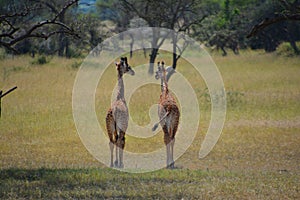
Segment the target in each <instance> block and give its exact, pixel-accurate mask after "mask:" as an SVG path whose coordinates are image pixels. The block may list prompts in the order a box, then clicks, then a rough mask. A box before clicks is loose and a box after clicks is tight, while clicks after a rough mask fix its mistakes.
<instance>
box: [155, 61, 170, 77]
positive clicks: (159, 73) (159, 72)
mask: <svg viewBox="0 0 300 200" xmlns="http://www.w3.org/2000/svg"><path fill="white" fill-rule="evenodd" d="M164 65H165V63H164V61H162V62H161V64H160V62H158V63H157V71H156V72H155V78H156V79H163V78H164V76H166V75H167V73H170V72H171V71H174V69H173V67H170V66H168V67H166V68H165V66H164Z"/></svg>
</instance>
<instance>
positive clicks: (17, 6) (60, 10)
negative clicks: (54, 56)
mask: <svg viewBox="0 0 300 200" xmlns="http://www.w3.org/2000/svg"><path fill="white" fill-rule="evenodd" d="M1 3H2V4H3V5H2V6H3V7H2V9H1V12H2V13H3V14H1V15H0V27H1V33H0V46H3V47H5V48H6V49H7V50H11V51H13V52H15V53H18V50H17V49H16V48H15V46H16V44H18V43H20V42H21V41H24V40H26V39H29V38H43V39H45V40H47V39H48V38H49V37H51V36H54V35H72V36H75V37H78V34H77V33H76V31H75V29H74V27H72V26H71V24H67V23H65V20H64V16H65V13H66V12H67V10H69V9H70V8H71V7H72V6H74V5H76V4H77V3H78V0H70V1H67V2H64V4H62V5H57V7H55V9H54V7H52V4H51V3H50V2H49V1H43V0H24V1H21V2H18V1H14V0H13V1H1Z"/></svg>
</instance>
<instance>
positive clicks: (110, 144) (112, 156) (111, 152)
mask: <svg viewBox="0 0 300 200" xmlns="http://www.w3.org/2000/svg"><path fill="white" fill-rule="evenodd" d="M114 146H115V145H114V143H112V142H111V141H110V142H109V148H110V167H114V164H113V159H114V155H113V154H114Z"/></svg>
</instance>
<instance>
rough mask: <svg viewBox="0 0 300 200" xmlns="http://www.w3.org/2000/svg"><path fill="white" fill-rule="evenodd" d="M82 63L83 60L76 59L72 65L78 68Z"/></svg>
mask: <svg viewBox="0 0 300 200" xmlns="http://www.w3.org/2000/svg"><path fill="white" fill-rule="evenodd" d="M81 64H82V61H81V62H78V61H75V62H74V63H72V65H71V67H72V68H73V69H78V68H79V67H80V66H81Z"/></svg>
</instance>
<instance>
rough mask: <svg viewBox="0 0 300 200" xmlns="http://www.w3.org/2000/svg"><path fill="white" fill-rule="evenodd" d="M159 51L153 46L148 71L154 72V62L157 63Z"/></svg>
mask: <svg viewBox="0 0 300 200" xmlns="http://www.w3.org/2000/svg"><path fill="white" fill-rule="evenodd" d="M157 53H158V49H156V48H152V50H151V54H150V62H149V71H148V73H149V74H153V73H154V63H155V59H156V56H157Z"/></svg>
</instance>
